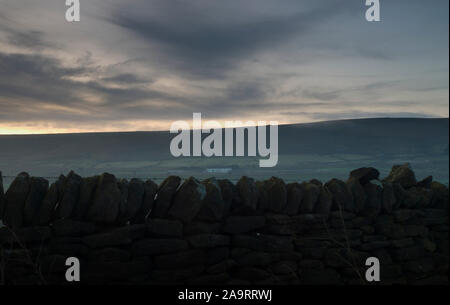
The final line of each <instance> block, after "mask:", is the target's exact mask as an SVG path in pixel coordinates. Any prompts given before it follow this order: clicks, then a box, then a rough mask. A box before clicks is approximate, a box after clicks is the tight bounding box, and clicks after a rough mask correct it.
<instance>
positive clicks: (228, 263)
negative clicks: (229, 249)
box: [206, 259, 237, 274]
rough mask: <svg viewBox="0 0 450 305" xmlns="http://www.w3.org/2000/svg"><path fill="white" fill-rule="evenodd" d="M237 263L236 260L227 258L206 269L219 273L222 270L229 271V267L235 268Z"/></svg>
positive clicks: (210, 272)
mask: <svg viewBox="0 0 450 305" xmlns="http://www.w3.org/2000/svg"><path fill="white" fill-rule="evenodd" d="M236 265H237V263H236V261H235V260H232V259H227V260H224V261H221V262H219V263H217V264H214V265H212V266H210V267H208V268H207V269H206V273H209V274H218V273H222V272H227V271H228V270H229V269H231V268H234V267H235V266H236Z"/></svg>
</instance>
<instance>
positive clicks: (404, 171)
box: [383, 163, 417, 189]
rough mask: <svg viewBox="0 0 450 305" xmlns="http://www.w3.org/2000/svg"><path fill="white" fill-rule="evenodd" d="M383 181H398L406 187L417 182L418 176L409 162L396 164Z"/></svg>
mask: <svg viewBox="0 0 450 305" xmlns="http://www.w3.org/2000/svg"><path fill="white" fill-rule="evenodd" d="M383 182H390V183H398V184H400V185H401V186H402V187H403V188H405V189H407V188H410V187H413V186H415V185H416V184H417V180H416V176H415V174H414V172H413V171H412V169H411V166H410V165H409V163H405V164H402V165H394V166H393V167H392V169H391V172H390V173H389V176H387V177H386V178H384V179H383Z"/></svg>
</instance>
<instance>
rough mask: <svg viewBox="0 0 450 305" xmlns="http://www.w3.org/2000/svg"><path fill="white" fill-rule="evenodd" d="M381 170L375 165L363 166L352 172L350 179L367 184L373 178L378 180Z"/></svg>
mask: <svg viewBox="0 0 450 305" xmlns="http://www.w3.org/2000/svg"><path fill="white" fill-rule="evenodd" d="M379 176H380V172H379V171H378V170H377V169H376V168H373V167H361V168H358V169H355V170H353V171H351V172H350V179H351V178H353V179H356V180H358V181H359V183H360V184H361V185H365V184H367V183H369V182H370V181H372V180H378V177H379Z"/></svg>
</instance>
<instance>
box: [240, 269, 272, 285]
mask: <svg viewBox="0 0 450 305" xmlns="http://www.w3.org/2000/svg"><path fill="white" fill-rule="evenodd" d="M235 277H236V278H238V279H243V280H248V281H251V282H254V281H260V280H265V279H267V278H270V277H271V276H270V274H269V272H267V271H266V270H263V269H260V268H256V267H243V268H239V269H238V270H237V272H236V274H235Z"/></svg>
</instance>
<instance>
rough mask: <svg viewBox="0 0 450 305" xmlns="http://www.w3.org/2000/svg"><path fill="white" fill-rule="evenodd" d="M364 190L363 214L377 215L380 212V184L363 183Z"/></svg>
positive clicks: (381, 190)
mask: <svg viewBox="0 0 450 305" xmlns="http://www.w3.org/2000/svg"><path fill="white" fill-rule="evenodd" d="M364 191H365V192H366V198H367V200H366V205H365V207H364V210H363V214H364V215H366V216H376V215H378V214H379V213H380V212H381V205H382V200H383V197H382V196H383V194H382V192H383V189H382V188H381V187H380V186H378V185H376V184H373V183H370V182H369V183H367V184H365V185H364Z"/></svg>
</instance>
